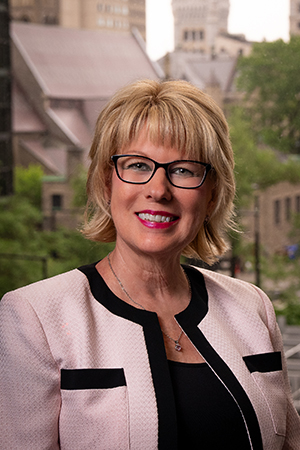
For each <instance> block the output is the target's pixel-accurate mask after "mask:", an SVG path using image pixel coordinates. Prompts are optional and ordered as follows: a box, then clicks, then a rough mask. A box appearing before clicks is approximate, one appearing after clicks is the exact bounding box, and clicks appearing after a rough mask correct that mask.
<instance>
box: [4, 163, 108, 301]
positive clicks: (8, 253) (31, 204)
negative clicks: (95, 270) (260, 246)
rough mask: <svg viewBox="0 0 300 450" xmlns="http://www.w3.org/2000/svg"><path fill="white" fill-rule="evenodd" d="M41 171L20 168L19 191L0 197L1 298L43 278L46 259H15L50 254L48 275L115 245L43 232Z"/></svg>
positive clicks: (77, 234) (94, 258)
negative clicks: (8, 292) (43, 262)
mask: <svg viewBox="0 0 300 450" xmlns="http://www.w3.org/2000/svg"><path fill="white" fill-rule="evenodd" d="M40 175H41V172H40V171H39V170H36V168H33V167H30V168H29V169H17V170H16V173H15V185H16V187H15V192H16V194H15V195H14V196H12V197H7V198H1V199H0V245H1V254H0V298H1V297H2V296H3V295H4V293H5V292H7V291H9V290H12V289H16V288H18V287H21V286H24V285H26V284H29V283H32V282H35V281H38V280H41V279H42V278H43V275H44V274H43V266H42V261H41V260H40V261H33V260H26V259H21V258H15V257H13V256H12V255H18V256H21V257H26V256H27V257H28V256H29V257H30V256H31V257H32V256H33V257H46V258H47V261H48V276H53V275H56V274H58V273H61V272H64V271H67V270H70V269H73V268H76V267H79V266H81V265H84V264H89V263H91V262H95V261H98V260H100V259H101V258H103V257H104V256H105V255H106V254H107V253H108V252H109V251H110V250H112V248H113V244H97V243H93V242H91V241H88V240H86V239H85V238H84V237H83V236H82V235H81V233H80V232H79V231H77V230H69V229H63V228H62V229H59V230H57V231H53V232H47V231H42V214H41V210H40V207H39V203H40V200H39V199H40V192H41V176H40Z"/></svg>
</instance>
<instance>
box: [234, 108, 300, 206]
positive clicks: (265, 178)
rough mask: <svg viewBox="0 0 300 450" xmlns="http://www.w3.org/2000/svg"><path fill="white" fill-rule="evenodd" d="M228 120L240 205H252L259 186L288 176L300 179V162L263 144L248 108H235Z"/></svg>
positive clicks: (261, 187)
mask: <svg viewBox="0 0 300 450" xmlns="http://www.w3.org/2000/svg"><path fill="white" fill-rule="evenodd" d="M228 121H229V126H230V134H231V141H232V147H233V151H234V156H235V163H236V166H235V176H236V184H237V200H236V205H237V208H240V207H245V206H248V204H249V202H250V201H251V200H252V199H253V193H254V191H255V190H256V189H265V188H267V187H268V186H271V185H273V184H276V183H278V182H280V181H284V180H288V181H290V182H292V183H296V182H300V162H299V161H297V160H296V161H295V160H294V159H292V158H286V159H285V161H284V162H282V161H281V160H280V159H279V158H278V155H277V154H276V153H275V152H274V151H273V150H272V149H270V148H268V147H266V146H262V145H261V144H259V141H258V139H257V136H256V134H255V132H254V131H253V129H252V125H251V121H250V119H249V117H248V115H247V114H246V113H245V109H243V108H241V107H235V108H232V109H231V112H230V115H229V119H228Z"/></svg>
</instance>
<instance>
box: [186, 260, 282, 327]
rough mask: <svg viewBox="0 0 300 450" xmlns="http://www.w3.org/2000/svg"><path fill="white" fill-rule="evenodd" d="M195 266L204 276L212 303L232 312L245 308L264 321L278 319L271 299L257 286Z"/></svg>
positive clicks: (245, 310) (244, 309)
mask: <svg viewBox="0 0 300 450" xmlns="http://www.w3.org/2000/svg"><path fill="white" fill-rule="evenodd" d="M194 268H195V270H198V271H199V272H200V273H201V274H202V276H203V278H204V282H205V286H206V289H207V293H208V297H209V301H210V302H211V303H217V304H218V305H219V306H220V307H223V308H224V309H227V308H228V309H230V310H231V311H232V312H233V311H235V310H239V311H242V310H243V311H244V312H245V313H247V311H248V313H249V314H252V313H255V314H257V313H258V314H259V316H260V317H261V318H262V320H263V321H264V322H268V323H270V322H272V323H274V322H275V321H276V318H275V312H274V308H273V305H272V302H271V300H270V299H269V297H268V296H267V295H266V293H265V292H264V291H262V290H261V289H260V288H258V287H257V286H255V285H253V284H251V283H248V282H246V281H243V280H240V279H237V278H232V277H230V276H228V275H223V274H220V273H218V272H214V271H212V270H207V269H199V268H197V267H194Z"/></svg>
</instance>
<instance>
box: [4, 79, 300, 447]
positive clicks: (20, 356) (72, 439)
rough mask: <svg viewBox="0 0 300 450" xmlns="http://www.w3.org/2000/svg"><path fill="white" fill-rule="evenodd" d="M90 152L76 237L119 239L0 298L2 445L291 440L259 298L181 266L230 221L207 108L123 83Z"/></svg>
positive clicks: (210, 245)
mask: <svg viewBox="0 0 300 450" xmlns="http://www.w3.org/2000/svg"><path fill="white" fill-rule="evenodd" d="M90 157H91V166H90V170H89V174H88V183H87V187H88V198H89V202H88V208H87V209H88V219H87V223H86V225H85V229H84V233H85V235H86V236H87V237H88V238H89V239H92V240H95V241H102V242H104V241H105V242H109V241H114V240H115V242H116V244H115V249H114V250H113V252H112V253H111V254H110V255H108V256H107V257H106V258H105V259H103V260H101V261H99V262H98V263H96V264H92V265H90V266H84V267H81V268H79V269H76V270H73V271H71V272H69V273H66V274H63V275H59V276H57V277H54V278H53V279H49V280H45V281H42V282H39V283H36V284H33V285H31V286H28V287H25V288H21V289H18V290H16V291H14V292H12V293H8V294H6V296H5V297H4V298H3V300H2V302H1V330H0V334H1V367H2V369H1V374H2V375H1V379H0V385H1V388H0V392H1V393H0V396H1V403H0V404H1V408H2V410H1V427H2V429H1V439H2V441H3V448H5V449H6V448H14V449H21V448H22V450H23V449H32V448H38V449H59V448H61V449H65V450H66V449H70V450H75V449H80V450H83V449H105V450H108V449H114V450H115V449H122V450H123V449H129V448H130V449H136V450H141V449H143V450H148V449H157V448H159V449H171V450H173V449H196V448H199V449H200V448H201V449H209V450H213V449H220V448H230V449H231V450H234V449H238V450H241V449H243V450H246V449H254V450H261V449H265V450H279V449H286V450H287V449H289V450H296V449H299V448H300V425H299V417H298V415H297V413H296V411H295V409H294V407H293V404H292V401H291V397H290V392H289V386H288V379H287V372H286V367H285V362H284V359H283V361H282V360H281V358H282V356H283V349H282V342H281V337H280V333H279V331H278V327H277V325H276V320H275V316H274V311H273V308H272V305H271V303H270V301H269V300H268V298H267V297H266V296H265V294H264V293H263V292H261V291H260V290H259V289H258V288H256V287H255V286H252V285H249V284H247V283H244V282H242V281H238V280H234V279H231V278H229V277H226V276H223V275H220V274H218V273H213V272H211V271H206V270H198V269H196V268H193V267H188V266H181V265H180V258H181V255H182V254H183V255H187V256H197V257H200V258H201V259H202V260H203V261H206V262H208V263H212V262H213V261H215V260H216V258H217V257H218V256H220V255H221V254H222V253H223V252H224V251H225V249H226V244H225V241H224V237H223V236H222V233H223V232H224V229H225V228H226V227H228V226H232V222H231V220H232V219H231V218H232V211H233V198H234V177H233V154H232V149H231V145H230V140H229V135H228V127H227V124H226V121H225V118H224V116H223V114H222V112H221V111H220V109H219V108H218V106H217V105H216V104H215V103H214V102H213V100H212V99H211V98H210V97H208V96H207V95H205V94H203V93H202V92H201V91H199V90H198V89H197V88H195V87H193V86H192V85H190V84H188V83H186V82H183V81H170V82H162V83H159V82H156V81H147V80H145V81H140V82H137V83H134V84H132V85H130V86H128V87H125V88H124V89H122V90H121V91H119V92H118V93H117V94H116V95H115V96H114V97H113V98H112V100H111V101H110V102H109V103H108V105H107V106H106V107H105V108H104V110H103V111H102V113H101V114H100V116H99V119H98V122H97V125H96V131H95V136H94V140H93V144H92V148H91V151H90ZM282 362H283V368H282Z"/></svg>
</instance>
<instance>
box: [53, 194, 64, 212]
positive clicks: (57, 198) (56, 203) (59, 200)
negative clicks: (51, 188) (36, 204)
mask: <svg viewBox="0 0 300 450" xmlns="http://www.w3.org/2000/svg"><path fill="white" fill-rule="evenodd" d="M62 205H63V197H62V195H60V194H53V195H52V211H59V210H60V209H62Z"/></svg>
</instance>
